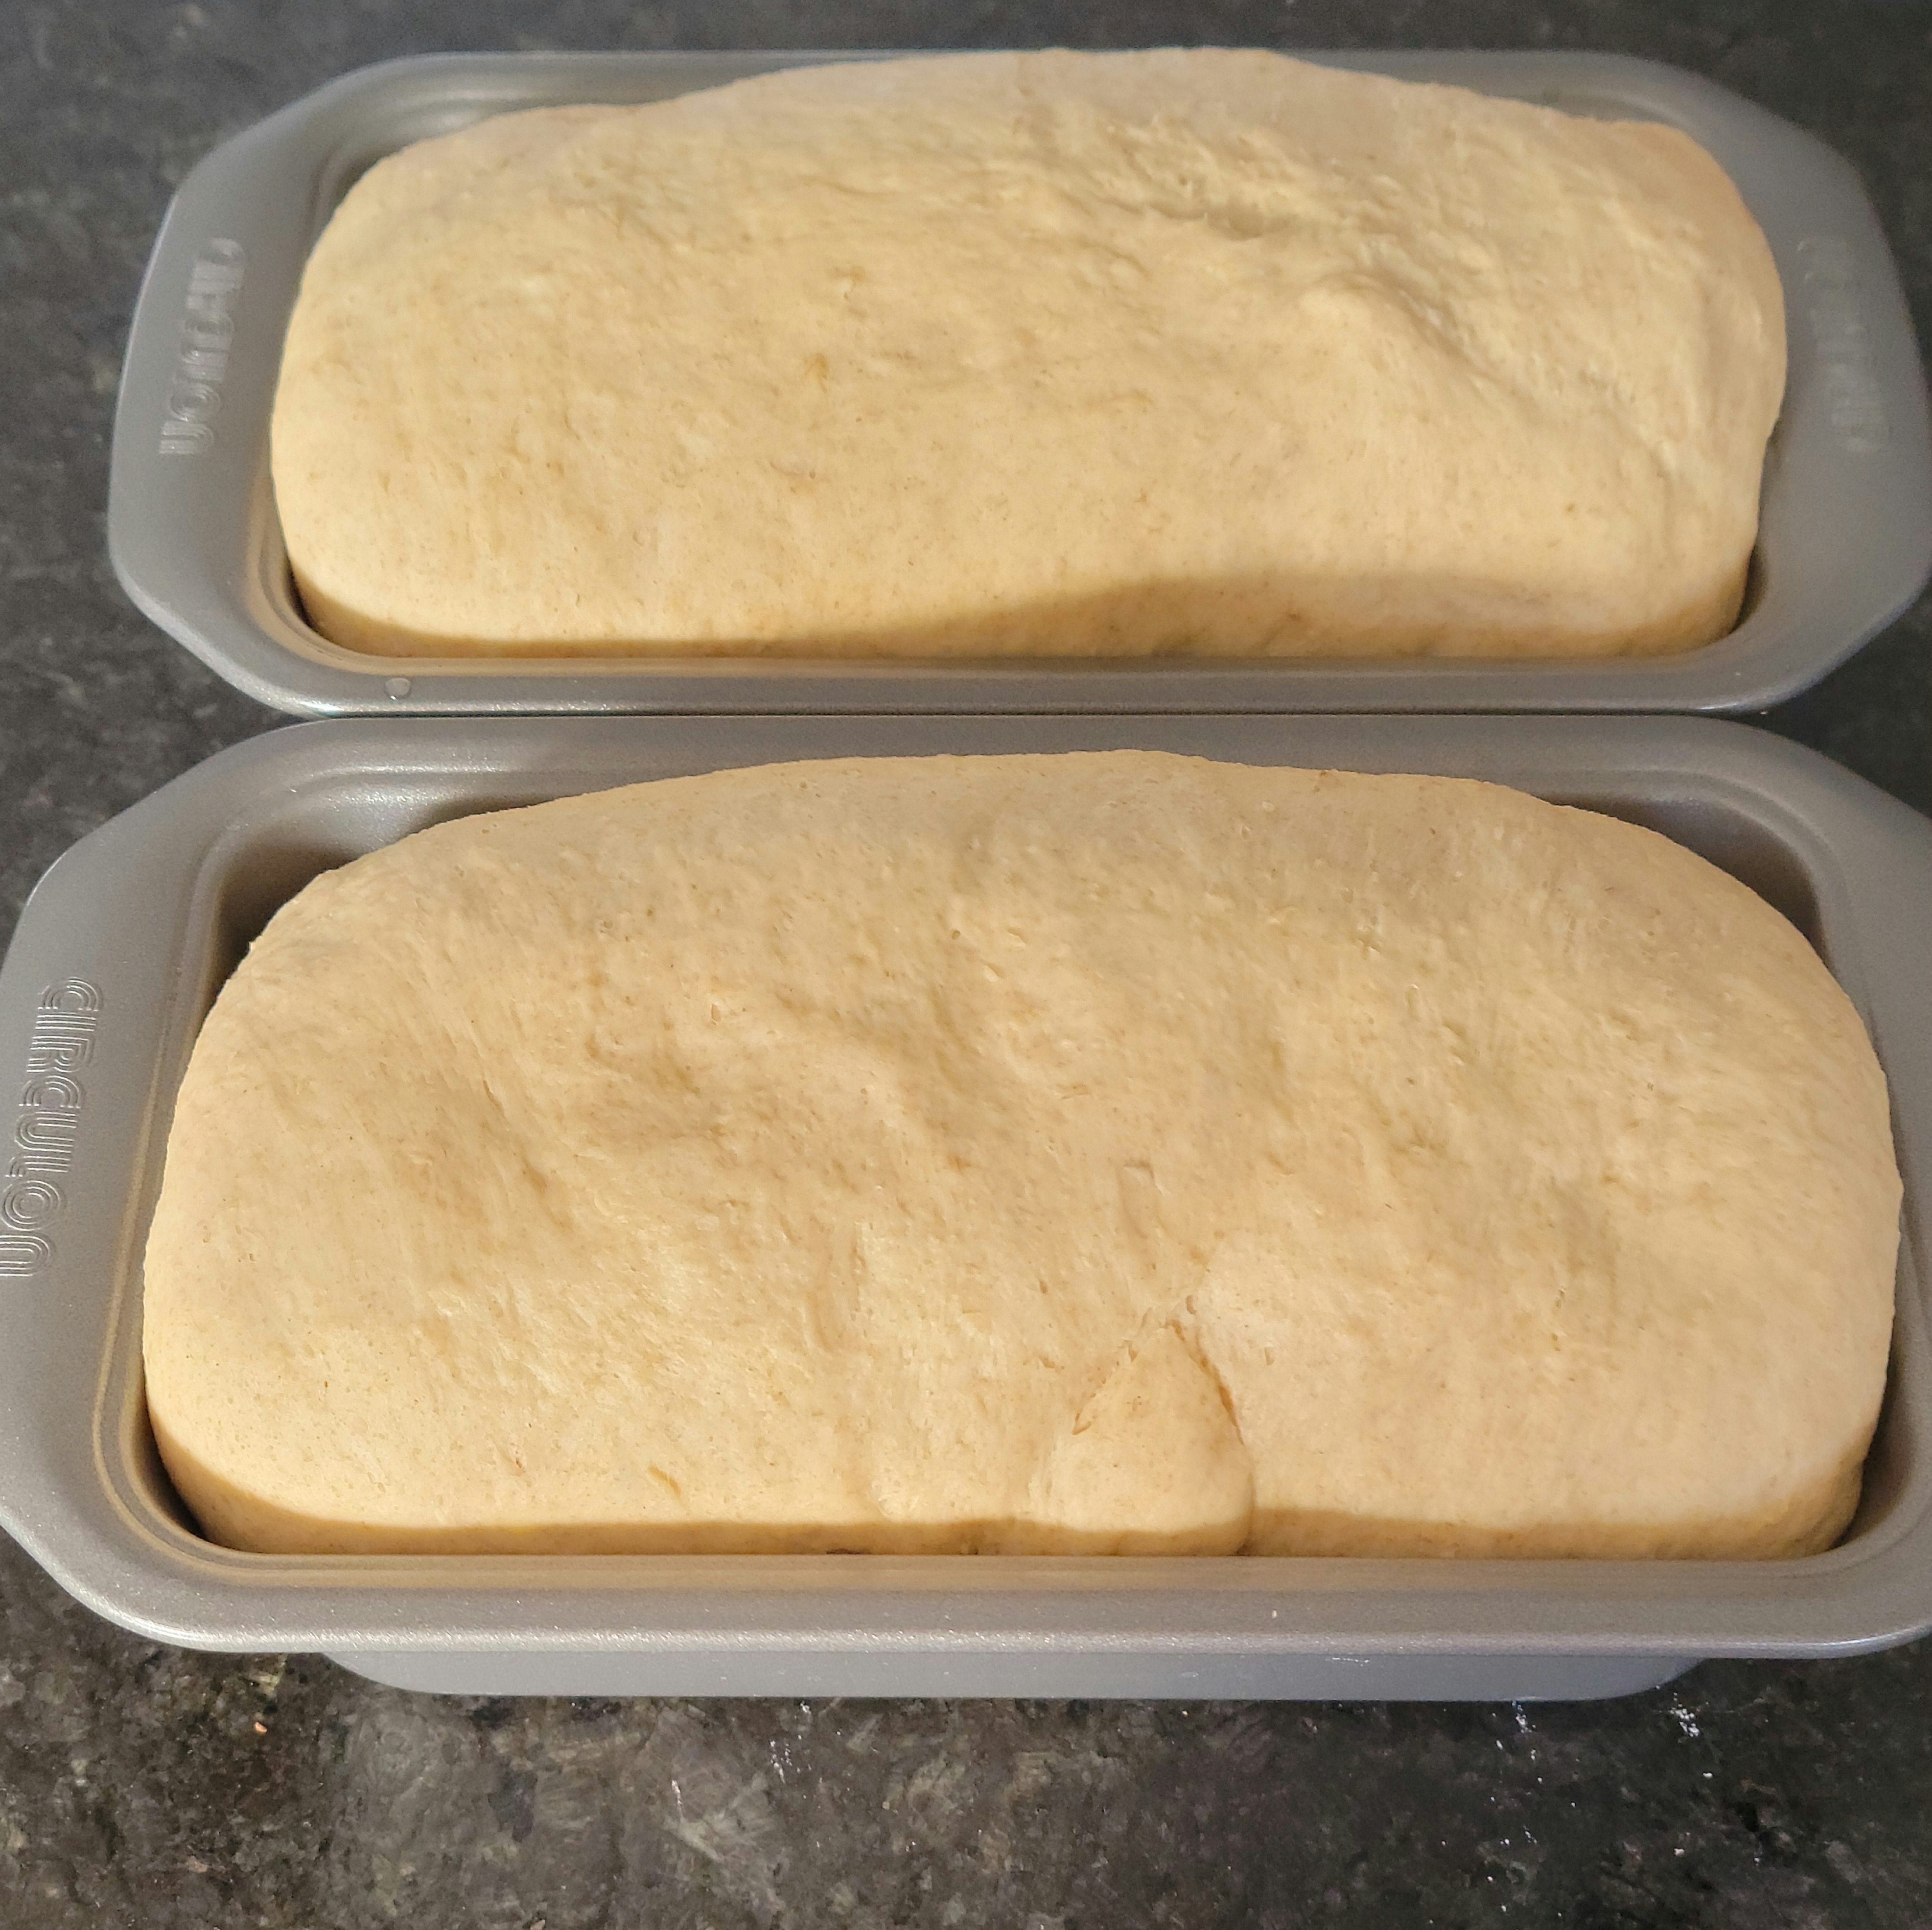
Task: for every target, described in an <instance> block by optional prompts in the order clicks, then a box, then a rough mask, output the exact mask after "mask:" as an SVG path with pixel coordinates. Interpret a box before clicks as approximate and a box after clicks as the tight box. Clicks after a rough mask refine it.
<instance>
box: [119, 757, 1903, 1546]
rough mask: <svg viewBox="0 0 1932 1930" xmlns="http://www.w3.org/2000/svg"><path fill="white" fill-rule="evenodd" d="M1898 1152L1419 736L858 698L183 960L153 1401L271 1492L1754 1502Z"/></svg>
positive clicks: (1759, 1510)
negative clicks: (838, 747)
mask: <svg viewBox="0 0 1932 1930" xmlns="http://www.w3.org/2000/svg"><path fill="white" fill-rule="evenodd" d="M1898 1196H1899V1187H1898V1180H1897V1173H1896V1171H1895V1169H1894V1164H1893V1160H1892V1155H1891V1145H1890V1138H1889V1133H1888V1124H1887V1117H1886V1108H1885V1091H1884V1085H1883V1081H1882V1077H1881V1075H1880V1073H1879V1069H1878V1067H1877V1065H1876V1062H1875V1061H1874V1059H1873V1055H1872V1052H1871V1050H1870V1047H1869V1046H1868V1045H1867V1042H1866V1040H1865V1038H1864V1034H1863V1033H1862V1031H1861V1028H1860V1025H1859V1022H1858V1019H1857V1017H1856V1016H1855V1013H1854V1012H1853V1010H1852V1007H1851V1006H1850V1005H1849V1003H1848V1002H1847V1001H1846V999H1845V998H1844V996H1843V994H1842V993H1841V992H1840V991H1839V989H1838V987H1837V986H1836V985H1835V983H1834V982H1833V981H1832V979H1831V977H1829V975H1828V974H1827V973H1826V970H1825V968H1824V967H1823V965H1821V964H1820V962H1819V960H1818V959H1817V956H1815V955H1814V953H1813V952H1812V951H1811V949H1810V947H1808V945H1807V944H1805V941H1804V940H1803V939H1802V938H1801V937H1800V936H1799V934H1798V933H1797V932H1796V931H1794V930H1793V929H1792V928H1791V927H1790V926H1789V925H1787V923H1785V922H1784V920H1782V919H1781V917H1778V914H1776V913H1775V912H1774V911H1772V910H1770V909H1769V908H1768V907H1767V906H1766V905H1765V904H1764V903H1763V901H1762V900H1760V899H1758V898H1757V897H1756V896H1754V894H1753V893H1751V892H1750V891H1749V890H1746V889H1745V887H1743V886H1742V885H1740V884H1737V883H1736V882H1734V881H1733V880H1731V879H1730V878H1727V877H1726V876H1724V875H1722V874H1721V873H1720V872H1717V871H1716V870H1715V869H1712V867H1711V866H1709V865H1707V864H1706V863H1704V862H1703V860H1700V859H1699V858H1697V857H1694V856H1692V855H1691V854H1689V853H1688V852H1686V851H1684V850H1682V848H1679V847H1678V846H1676V845H1673V844H1670V843H1669V842H1666V841H1665V840H1664V839H1662V838H1660V837H1658V836H1655V835H1653V834H1652V833H1649V832H1647V831H1644V830H1639V829H1636V828H1634V827H1631V826H1629V825H1627V824H1621V823H1618V822H1616V821H1613V820H1611V819H1609V818H1603V817H1599V816H1595V815H1589V814H1586V813H1584V812H1578V811H1574V810H1568V809H1561V808H1558V807H1556V806H1550V805H1547V804H1544V803H1539V802H1538V801H1536V800H1532V799H1530V798H1528V797H1523V796H1520V795H1518V794H1515V793H1513V792H1511V791H1504V790H1499V789H1496V788H1492V787H1489V786H1485V785H1478V784H1473V783H1469V782H1458V781H1451V780H1446V779H1428V778H1412V777H1358V776H1339V775H1336V774H1333V773H1327V774H1317V773H1309V772H1304V771H1297V770H1257V769H1248V768H1244V767H1236V766H1229V765H1220V764H1208V763H1202V762H1198V761H1192V760H1186V759H1181V758H1170V757H1165V756H1157V755H1147V754H1140V753H1130V752H1124V753H1117V754H1110V755H1100V756H1063V757H1042V758H984V759H964V760H962V759H948V758H935V759H930V760H907V761H894V760H886V761H872V762H868V761H847V762H835V763H825V764H794V765H788V766H780V767H766V768H763V769H757V770H741V771H733V772H730V773H722V774H719V775H716V776H707V777H699V778H692V779H679V780H676V781H672V782H664V783H659V784H654V785H643V786H640V787H637V788H632V789H629V790H625V791H614V792H610V793H607V794H603V795H599V796H593V797H583V798H576V799H571V800H565V801H562V802H560V803H553V804H546V805H543V806H538V807H536V808H535V809H528V810H521V811H515V812H508V813H505V814H503V815H496V816H488V817H481V818H470V819H468V820H466V821H462V822H459V823H455V824H447V825H444V826H442V827H439V828H437V829H434V830H428V831H425V832H424V833H421V834H420V835H419V836H414V837H412V838H409V839H405V840H404V842H402V843H401V844H399V845H395V846H394V847H392V848H389V849H386V850H383V851H377V853H375V854H374V855H372V856H370V857H365V858H362V859H360V860H357V861H356V862H355V863H351V864H349V865H347V866H344V867H343V869H341V870H339V871H336V872H332V873H330V874H329V875H326V876H324V877H323V878H320V879H319V880H318V881H317V882H316V883H315V884H312V885H311V886H310V887H308V890H305V891H304V892H302V893H301V894H300V895H299V896H298V897H297V898H296V899H295V900H294V901H293V902H292V903H290V905H288V906H287V908H285V909H284V911H281V913H280V914H278V916H277V917H276V918H275V920H274V921H273V922H272V923H271V925H270V926H269V929H268V930H267V932H266V933H265V934H264V935H263V937H262V938H261V939H260V941H259V942H258V943H257V945H256V946H255V947H254V950H252V951H251V953H250V954H249V956H248V959H247V960H246V961H245V963H244V964H243V965H242V967H241V968H240V969H239V971H237V972H236V974H234V976H233V978H232V979H231V980H229V983H228V984H227V985H226V987H225V988H224V989H223V992H222V993H221V995H220V998H219V999H218V1001H217V1003H216V1004H215V1006H214V1010H213V1012H212V1013H211V1015H210V1016H209V1018H208V1021H207V1023H206V1025H205V1028H204V1029H203V1031H202V1034H201V1037H200V1039H199V1042H198V1043H197V1045H196V1049H195V1052H194V1056H193V1062H192V1064H190V1067H189V1068H188V1071H187V1076H186V1078H185V1079H184V1082H183V1084H182V1085H181V1091H180V1094H179V1097H178V1100H177V1103H176V1106H175V1118H174V1124H173V1130H172V1139H171V1140H170V1142H169V1152H168V1159H167V1167H166V1181H165V1184H164V1185H163V1188H162V1192H161V1196H160V1204H159V1205H158V1207H157V1210H156V1212H155V1216H154V1225H153V1230H152V1232H151V1237H150V1239H149V1242H148V1255H147V1301H146V1328H145V1343H146V1360H147V1369H148V1394H149V1400H150V1403H151V1411H152V1413H153V1416H154V1424H155V1427H156V1430H157V1434H158V1436H159V1439H160V1443H161V1446H162V1449H163V1453H164V1454H165V1456H166V1460H167V1463H168V1466H169V1468H170V1469H172V1472H173V1473H174V1475H175V1478H176V1480H177V1481H178V1483H179V1484H180V1486H181V1490H182V1491H183V1493H184V1495H185V1496H187V1499H188V1501H189V1502H190V1503H191V1505H193V1507H194V1508H195V1509H196V1511H197V1512H198V1513H199V1515H200V1517H201V1518H202V1521H203V1523H205V1526H206V1527H207V1529H208V1532H210V1533H211V1535H214V1537H216V1538H217V1539H219V1540H221V1541H228V1542H233V1543H235V1544H239V1545H241V1546H243V1547H257V1548H269V1549H297V1550H302V1549H309V1550H338V1549H383V1548H425V1549H437V1548H443V1549H506V1548H532V1549H555V1550H572V1549H574V1550H617V1549H632V1550H651V1549H692V1550H703V1549H713V1550H733V1549H737V1550H758V1549H839V1548H846V1549H859V1550H975V1549H977V1550H1028V1549H1036V1550H1037V1549H1049V1550H1076V1551H1077V1550H1202V1551H1207V1550H1220V1551H1229V1550H1235V1549H1247V1550H1253V1551H1257V1552H1298V1551H1300V1552H1324V1553H1352V1552H1375V1553H1385V1552H1387V1553H1401V1552H1422V1553H1444V1554H1450V1553H1508V1554H1534V1553H1541V1554H1671V1555H1688V1554H1696V1553H1711V1554H1720V1555H1744V1554H1756V1555H1768V1554H1774V1553H1784V1552H1787V1551H1793V1550H1811V1549H1814V1548H1817V1547H1820V1546H1822V1545H1823V1544H1826V1543H1827V1542H1829V1541H1830V1540H1831V1539H1832V1537H1833V1536H1834V1535H1835V1534H1836V1533H1837V1532H1838V1530H1839V1529H1841V1527H1842V1526H1843V1523H1845V1521H1846V1519H1847V1518H1848V1516H1849V1512H1850V1510H1851V1508H1852V1504H1853V1502H1854V1499H1855V1496H1856V1493H1857V1491H1858V1468H1859V1463H1860V1460H1861V1457H1862V1455H1863V1454H1864V1449H1865V1445H1866V1442H1867V1438H1868V1436H1869V1435H1870V1430H1871V1427H1872V1424H1873V1418H1874V1415H1876V1411H1877V1408H1878V1403H1879V1395H1880V1392H1881V1390H1882V1385H1883V1382H1884V1377H1885V1358H1886V1346H1887V1337H1888V1332H1889V1328H1890V1321H1891V1292H1892V1269H1893V1264H1894V1254H1895V1244H1896V1215H1897V1202H1898Z"/></svg>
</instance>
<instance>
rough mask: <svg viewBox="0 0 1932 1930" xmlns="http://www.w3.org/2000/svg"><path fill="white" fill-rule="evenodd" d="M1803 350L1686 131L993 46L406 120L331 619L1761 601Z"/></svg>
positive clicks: (1607, 618)
mask: <svg viewBox="0 0 1932 1930" xmlns="http://www.w3.org/2000/svg"><path fill="white" fill-rule="evenodd" d="M1783 388H1784V312H1783V304H1782V299H1781V293H1780V290H1779V286H1778V275H1777V272H1776V270H1775V267H1774V266H1773V264H1772V259H1771V255H1770V252H1769V249H1768V248H1767V247H1766V243H1765V241H1764V239H1763V236H1762V235H1761V234H1760V233H1759V231H1758V229H1757V226H1756V224H1754V222H1753V221H1752V219H1751V216H1750V215H1749V213H1748V212H1747V211H1746V209H1745V206H1744V204H1743V203H1742V201H1741V200H1739V197H1738V195H1737V194H1736V191H1735V190H1734V189H1733V186H1732V185H1731V183H1730V181H1729V179H1727V177H1726V176H1725V175H1724V173H1723V172H1722V170H1721V169H1720V168H1719V167H1718V165H1717V164H1716V163H1715V161H1712V159H1711V158H1710V157H1709V155H1707V154H1706V153H1705V152H1703V149H1700V148H1699V147H1698V146H1697V145H1696V144H1695V143H1693V142H1692V141H1691V140H1689V139H1688V138H1687V137H1685V136H1684V135H1682V134H1679V133H1677V132H1676V131H1674V130H1673V129H1670V128H1664V127H1661V126H1655V125H1647V124H1637V123H1630V122H1622V123H1613V122H1601V121H1595V120H1589V119H1580V118H1574V117H1571V116H1565V115H1563V114H1560V113H1555V112H1553V111H1552V110H1548V109H1544V108H1541V107H1532V106H1529V105H1528V104H1524V103H1521V102H1517V101H1502V100H1496V99H1491V98H1487V97H1484V96H1482V95H1475V94H1472V93H1469V92H1463V91H1461V90H1460V89H1453V88H1446V87H1435V86H1415V85H1411V84H1408V83H1400V82H1397V81H1393V80H1385V79H1383V78H1381V77H1376V76H1373V75H1368V74H1349V73H1343V72H1339V71H1332V70H1330V69H1328V68H1321V67H1318V66H1312V65H1307V64H1305V63H1303V62H1297V61H1293V60H1290V59H1286V58H1284V57H1283V56H1280V55H1277V54H1271V53H1255V52H1235V51H1229V50H1214V49H1205V50H1193V51H1187V52H1182V51H1175V50H1169V51H1165V52H1156V53H1112V54H1076V53H1028V54H982V55H971V56H947V57H941V58H937V59H909V60H896V61H892V62H884V63H879V64H873V65H846V66H835V67H829V68H826V67H821V68H806V69H801V70H796V71H790V72H786V73H781V74H773V75H770V76H766V77H760V78H757V79H755V80H746V81H742V82H739V83H736V84H735V85H733V86H729V87H726V88H722V89H717V90H715V91H712V92H705V93H700V94H696V95H687V96H685V97H684V98H681V99H677V100H674V101H665V102H661V103H657V104H652V105H650V106H648V107H631V108H616V107H568V108H559V109H551V110H541V111H538V112H534V113H520V114H513V115H506V116H501V117H499V118H497V119H491V120H487V121H485V122H482V123H481V125H478V126H476V127H474V128H469V129H468V130H466V131H463V132H461V133H459V134H452V135H449V136H448V137H443V138H442V139H439V140H431V141H427V142H425V143H422V144H421V145H419V146H415V147H412V148H410V149H406V150H404V152H401V153H400V154H398V155H395V156H394V157H392V158H389V159H387V160H385V161H381V162H380V163H379V164H377V166H376V167H374V168H372V169H371V170H370V171H369V173H368V174H367V175H365V176H364V177H363V179H362V180H361V181H360V182H358V183H357V184H356V186H355V187H354V188H353V189H352V190H351V191H350V194H349V195H348V197H347V199H346V200H344V203H342V206H341V208H340V209H339V210H338V212H337V213H336V215H335V218H334V219H333V220H332V221H331V222H330V224H329V227H328V229H327V230H326V232H325V233H324V234H323V236H322V239H321V240H320V242H318V244H317V247H316V249H315V251H314V256H313V257H312V259H311V261H310V263H309V265H308V271H307V273H306V275H305V277H304V279H303V282H302V292H301V296H300V299H299V302H298V303H297V305H296V310H295V313H294V315H293V319H292V320H291V321H290V326H289V331H288V337H287V347H286V350H285V352H284V359H283V365H282V371H281V386H280V388H279V390H278V395H277V397H276V401H275V415H274V424H273V438H272V440H273V467H274V476H275V495H276V500H277V503H278V507H279V509H280V512H281V521H282V527H283V530H284V534H285V536H286V537H287V543H288V548H289V554H290V558H291V560H292V562H293V567H294V570H295V574H296V580H297V581H298V583H299V586H300V587H301V590H302V594H303V596H304V597H305V600H306V602H307V604H308V610H309V612H310V614H311V617H313V618H314V620H315V621H316V622H317V624H318V625H319V626H320V628H321V629H322V630H323V632H324V633H325V634H326V635H328V636H329V637H331V638H334V639H335V640H336V641H338V642H341V643H343V644H347V645H350V646H351V647H354V648H356V649H359V650H369V651H376V652H380V653H387V654H392V655H399V656H410V655H431V656H434V655H437V654H452V655H462V654H466V653H484V654H490V653H496V654H499V655H504V654H507V655H511V656H516V655H528V654H530V653H546V652H553V651H562V652H586V651H597V652H615V653H627V654H664V653H672V654H676V653H685V652H695V653H733V652H754V653H787V654H793V655H806V656H813V655H817V656H842V655H847V654H850V655H859V656H864V655H868V654H878V655H890V656H975V655H1002V654H1015V653H1025V654H1040V653H1044V654H1049V655H1069V656H1091V655H1096V654H1098V655H1103V656H1104V655H1129V656H1138V655H1143V654H1146V653H1164V652H1183V653H1202V654H1206V655H1211V656H1256V655H1313V656H1411V655H1415V654H1418V653H1443V654H1448V655H1455V656H1538V655H1558V656H1568V655H1578V656H1599V655H1605V654H1612V653H1623V652H1637V653H1650V652H1659V651H1669V650H1682V649H1684V648H1686V647H1691V646H1694V645H1696V644H1703V643H1705V642H1707V641H1709V640H1711V639H1712V638H1715V637H1716V636H1718V635H1721V634H1722V633H1723V632H1724V631H1725V630H1727V629H1728V628H1729V627H1730V625H1731V623H1733V620H1734V618H1735V616H1736V611H1737V609H1738V607H1739V598H1740V596H1741V594H1742V588H1743V585H1744V581H1745V567H1746V563H1747V560H1748V557H1749V555H1750V553H1751V547H1752V544H1753V542H1754V538H1755V534H1756V530H1757V509H1758V488H1759V479H1760V473H1761V470H1762V468H1763V458H1764V454H1765V449H1766V440H1767V438H1768V437H1769V434H1770V433H1771V430H1772V425H1773V422H1774V421H1775V418H1776V416H1777V414H1778V406H1779V402H1780V400H1781V395H1782V393H1783Z"/></svg>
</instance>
